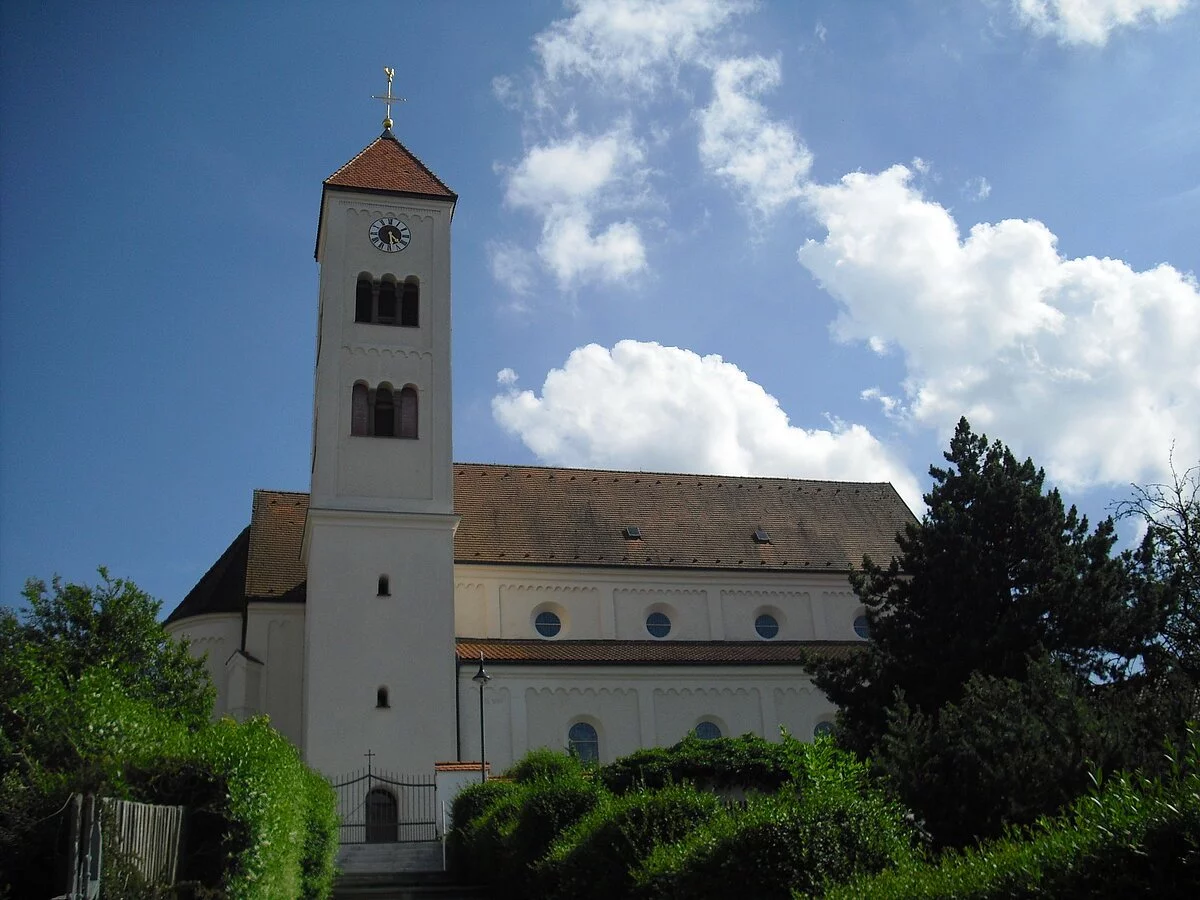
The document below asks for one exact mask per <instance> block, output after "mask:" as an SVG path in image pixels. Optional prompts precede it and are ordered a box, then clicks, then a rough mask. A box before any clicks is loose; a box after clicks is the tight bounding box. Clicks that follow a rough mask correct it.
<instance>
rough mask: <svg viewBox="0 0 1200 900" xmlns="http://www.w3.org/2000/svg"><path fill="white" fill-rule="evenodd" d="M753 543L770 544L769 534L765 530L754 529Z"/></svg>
mask: <svg viewBox="0 0 1200 900" xmlns="http://www.w3.org/2000/svg"><path fill="white" fill-rule="evenodd" d="M754 543H756V544H769V543H771V536H770V535H769V534H767V530H766V529H765V528H756V529H754Z"/></svg>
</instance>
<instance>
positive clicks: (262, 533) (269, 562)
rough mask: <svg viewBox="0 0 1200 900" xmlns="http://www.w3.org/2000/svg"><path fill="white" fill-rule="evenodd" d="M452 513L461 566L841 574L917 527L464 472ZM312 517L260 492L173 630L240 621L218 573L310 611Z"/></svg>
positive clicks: (629, 484)
mask: <svg viewBox="0 0 1200 900" xmlns="http://www.w3.org/2000/svg"><path fill="white" fill-rule="evenodd" d="M454 506H455V511H456V512H457V513H458V514H459V515H460V516H461V517H462V521H461V524H460V525H459V528H458V532H457V533H456V534H455V537H454V560H455V562H457V563H460V564H465V563H480V564H489V565H530V566H566V567H570V566H586V567H589V568H596V567H616V568H626V569H642V568H650V569H664V568H665V569H709V570H733V571H747V570H749V571H759V572H771V571H774V572H781V571H783V572H828V573H843V572H847V571H849V570H850V569H852V568H854V567H856V566H858V565H859V564H860V563H861V561H862V557H863V555H864V554H866V555H869V556H870V557H871V558H872V559H874V560H875V561H876V562H878V563H881V564H886V563H887V562H888V561H889V560H890V559H891V557H892V555H893V554H894V553H895V552H896V550H897V548H896V542H895V537H896V533H897V532H898V531H899V530H900V529H901V528H903V527H904V525H905V524H906V523H908V522H911V521H913V516H912V513H911V512H910V511H909V509H908V507H907V506H905V505H904V501H903V500H901V499H900V495H899V494H897V493H896V491H895V489H894V488H893V487H892V486H891V485H890V484H886V483H853V482H838V481H801V480H796V479H788V478H739V477H730V476H723V475H668V474H663V473H652V472H616V471H602V470H596V469H559V468H547V467H541V466H494V465H485V464H479V463H458V464H456V465H455V467H454ZM307 513H308V494H304V493H296V492H287V491H255V492H254V509H253V512H252V515H251V520H250V527H249V530H248V531H249V533H248V535H243V536H241V537H240V538H239V540H244V541H245V542H246V543H245V550H244V551H243V552H241V553H240V554H239V553H233V552H232V551H233V550H234V547H233V546H231V547H230V550H229V551H226V556H228V557H229V559H228V560H227V561H226V562H225V564H224V565H222V562H221V561H219V562H218V564H217V565H216V566H214V567H213V572H210V573H209V574H208V575H206V576H205V578H204V579H201V582H200V584H198V585H197V586H196V588H195V589H194V590H193V591H192V592H191V593H189V594H188V597H187V598H185V600H184V602H183V603H181V604H180V606H179V607H178V608H177V609H176V610H175V611H174V612H173V613H172V614H171V619H178V618H182V617H185V616H194V615H201V614H202V613H205V612H223V611H231V608H230V606H229V604H230V602H231V601H230V600H229V597H228V596H226V595H227V594H230V593H232V591H231V590H223V591H221V592H215V591H214V590H208V589H206V590H204V591H201V587H202V586H204V585H205V584H206V583H208V582H213V583H215V582H216V581H217V580H218V579H217V578H216V576H215V575H214V573H215V572H216V571H217V570H218V569H220V572H221V573H222V577H221V578H220V579H219V581H220V583H221V584H224V585H226V587H228V585H229V584H231V583H233V582H231V581H230V579H237V578H240V577H241V576H242V574H243V573H244V584H245V600H248V601H255V602H258V601H284V602H296V603H303V602H304V591H305V581H306V578H307V573H306V572H305V568H304V565H303V563H302V562H301V560H300V551H301V542H302V540H303V535H304V521H305V517H306V515H307ZM628 526H637V527H638V529H639V531H640V534H641V537H640V538H637V539H629V538H627V537H626V535H625V531H624V529H625V528H627V527H628ZM760 528H761V529H763V530H765V531H766V532H767V537H768V538H769V543H763V542H760V541H757V540H755V535H754V532H755V531H756V530H757V529H760ZM236 543H237V542H235V544H236ZM225 559H226V558H225V557H222V560H225ZM233 569H237V572H234V571H233ZM198 592H199V593H198ZM194 595H195V596H194ZM238 602H239V603H240V602H241V601H240V599H239V601H238ZM755 646H760V645H755ZM761 646H782V645H778V644H772V645H761Z"/></svg>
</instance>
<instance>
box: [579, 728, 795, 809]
mask: <svg viewBox="0 0 1200 900" xmlns="http://www.w3.org/2000/svg"><path fill="white" fill-rule="evenodd" d="M807 746H809V745H807V744H802V743H801V742H799V741H797V740H794V739H792V738H785V739H784V740H783V741H782V742H780V743H772V742H770V741H766V740H764V739H762V738H760V737H755V736H754V735H751V734H745V735H742V736H741V737H736V738H718V739H716V740H701V739H700V738H698V737H696V736H695V735H688V736H687V737H685V738H684V739H683V740H682V741H680V742H679V743H678V744H675V745H674V746H672V747H666V748H664V747H652V748H647V749H644V750H638V751H636V752H634V753H631V754H630V755H629V756H625V757H622V758H621V759H618V760H616V761H615V762H612V763H609V764H608V765H607V766H603V767H602V768H601V769H600V773H599V774H600V779H601V780H602V781H603V782H604V786H605V787H607V788H608V789H609V790H610V791H612V792H613V793H615V794H623V793H625V792H626V791H631V790H635V789H637V788H639V787H647V788H661V787H665V786H666V785H668V784H681V783H683V782H685V781H687V782H692V783H694V784H696V785H699V786H702V787H711V788H741V789H746V790H758V791H762V792H767V793H770V792H774V791H777V790H778V789H779V788H780V787H782V786H783V785H784V784H786V783H787V782H789V781H791V780H793V779H794V778H795V777H796V775H797V774H798V773H799V772H800V771H801V770H802V769H803V767H804V766H803V757H804V753H805V750H804V748H805V747H807Z"/></svg>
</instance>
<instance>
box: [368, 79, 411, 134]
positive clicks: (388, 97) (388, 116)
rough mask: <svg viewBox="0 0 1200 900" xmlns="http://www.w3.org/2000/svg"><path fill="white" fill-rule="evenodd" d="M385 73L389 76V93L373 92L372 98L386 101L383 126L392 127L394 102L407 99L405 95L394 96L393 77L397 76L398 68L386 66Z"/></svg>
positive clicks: (402, 101) (401, 101)
mask: <svg viewBox="0 0 1200 900" xmlns="http://www.w3.org/2000/svg"><path fill="white" fill-rule="evenodd" d="M383 74H384V75H386V76H387V80H388V88H387V93H386V94H372V95H371V99H372V100H382V101H383V102H384V104H385V105H386V107H387V112H385V113H384V118H383V127H384V128H389V129H390V128H391V127H392V104H393V103H404V102H405V100H404V98H403V97H394V96H392V78H394V77H395V75H396V70H395V69H393V68H391V67H390V66H384V67H383Z"/></svg>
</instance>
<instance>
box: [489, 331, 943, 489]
mask: <svg viewBox="0 0 1200 900" xmlns="http://www.w3.org/2000/svg"><path fill="white" fill-rule="evenodd" d="M499 377H500V384H501V386H502V387H504V388H505V390H504V392H503V393H501V394H498V395H497V396H496V397H494V398H493V400H492V412H493V415H494V416H495V419H496V421H497V422H498V423H499V424H500V425H501V426H502V427H503V428H504V429H505V430H507V431H508V432H510V433H512V434H514V435H516V436H518V437H519V438H520V439H521V440H522V441H523V442H524V443H525V445H526V446H527V447H529V449H530V450H532V451H533V452H534V453H535V454H536V455H537V457H538V459H540V460H541V461H543V462H546V463H550V464H555V465H574V466H600V467H611V468H620V469H644V470H657V471H674V472H707V473H714V474H726V475H764V476H780V477H798V478H829V479H837V480H851V481H889V482H891V483H892V484H893V485H894V486H895V487H896V489H897V490H898V491H899V492H900V495H901V496H902V497H904V499H905V501H906V502H907V503H908V504H909V506H910V507H911V508H912V509H914V510H919V509H921V508H922V506H921V504H922V501H921V491H920V488H919V486H918V483H917V480H916V478H915V477H914V476H913V474H912V473H911V472H910V471H908V469H907V468H906V467H905V466H904V465H903V464H902V463H901V462H900V461H899V460H898V459H897V458H896V457H895V456H894V455H893V454H892V453H891V452H890V451H889V450H888V449H887V448H886V447H885V446H884V445H883V444H882V443H880V441H879V440H878V439H877V438H876V437H875V436H874V435H872V434H871V433H870V431H869V430H868V429H866V428H865V427H863V426H861V425H848V424H844V423H841V422H835V423H834V424H832V425H831V426H830V427H829V428H812V429H807V428H800V427H797V426H795V425H792V424H791V423H790V422H789V421H788V417H787V414H786V413H785V412H784V411H783V410H782V409H781V408H780V406H779V403H778V401H777V400H776V399H775V398H774V397H772V396H771V395H770V394H768V393H767V392H766V391H765V390H764V389H763V388H762V386H761V385H758V384H755V383H754V382H753V381H751V380H750V379H749V378H748V377H747V376H746V374H745V373H744V372H743V371H742V370H741V369H739V368H738V367H737V366H735V365H733V364H732V363H728V362H725V361H724V360H723V359H722V358H721V357H720V356H715V355H714V356H703V357H702V356H699V355H698V354H696V353H693V352H691V351H690V350H683V349H680V348H678V347H664V346H662V345H660V344H657V343H646V342H640V341H632V340H625V341H620V342H618V343H617V344H616V345H615V346H614V347H613V348H612V349H611V350H609V349H607V348H605V347H601V346H599V345H598V344H589V345H588V346H586V347H580V348H579V349H577V350H574V351H573V352H572V353H571V354H570V356H569V357H568V358H567V361H566V362H565V363H564V364H563V366H562V368H560V369H553V370H551V371H550V373H549V374H548V375H547V376H546V379H545V382H544V383H543V385H542V390H541V396H540V397H539V396H538V395H537V394H535V393H534V392H533V391H530V390H519V389H518V387H517V385H516V377H515V375H513V373H512V370H508V369H506V370H504V371H503V372H502V373H501V374H500V376H499Z"/></svg>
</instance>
